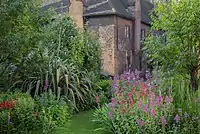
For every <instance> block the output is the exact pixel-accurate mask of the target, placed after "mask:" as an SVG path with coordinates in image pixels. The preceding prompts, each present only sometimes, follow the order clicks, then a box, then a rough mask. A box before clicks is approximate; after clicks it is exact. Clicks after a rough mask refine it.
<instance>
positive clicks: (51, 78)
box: [0, 0, 101, 110]
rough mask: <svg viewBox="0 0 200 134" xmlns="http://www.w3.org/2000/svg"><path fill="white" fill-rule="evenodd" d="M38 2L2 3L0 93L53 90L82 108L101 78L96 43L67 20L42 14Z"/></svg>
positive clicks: (33, 92)
mask: <svg viewBox="0 0 200 134" xmlns="http://www.w3.org/2000/svg"><path fill="white" fill-rule="evenodd" d="M38 1H40V0H38ZM38 1H37V2H36V1H35V0H28V1H26V0H22V1H19V2H18V1H12V0H7V1H3V2H2V3H1V5H2V6H1V7H0V11H1V12H0V31H1V33H0V53H1V56H0V80H1V81H0V90H1V91H5V89H7V90H8V91H12V90H13V89H15V88H20V89H23V90H24V91H26V92H28V93H30V94H32V95H35V96H37V95H39V94H41V93H43V92H44V91H46V90H51V91H52V92H53V94H56V97H57V98H59V97H60V96H62V95H63V96H65V100H66V101H67V102H68V103H69V104H70V106H72V107H73V108H76V110H80V109H85V108H87V107H88V104H90V103H91V100H94V96H95V93H94V91H93V83H94V82H96V81H97V80H98V78H99V72H100V61H101V60H100V48H99V43H98V40H97V39H96V37H94V36H93V35H92V34H90V32H89V31H87V30H85V31H82V32H80V31H79V30H78V29H77V28H76V27H75V24H74V23H73V21H72V20H71V19H70V18H69V17H68V16H62V15H61V16H59V15H58V14H56V13H55V12H53V11H41V10H40V6H39V2H38ZM16 9H20V10H17V11H15V10H16ZM53 17H54V18H53ZM55 17H56V19H55Z"/></svg>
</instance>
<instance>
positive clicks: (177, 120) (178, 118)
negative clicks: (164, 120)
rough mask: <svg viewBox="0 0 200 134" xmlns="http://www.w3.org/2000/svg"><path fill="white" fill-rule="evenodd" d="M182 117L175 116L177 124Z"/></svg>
mask: <svg viewBox="0 0 200 134" xmlns="http://www.w3.org/2000/svg"><path fill="white" fill-rule="evenodd" d="M180 119H181V118H180V116H179V115H178V114H177V115H176V116H175V118H174V120H175V121H176V123H178V122H179V121H180Z"/></svg>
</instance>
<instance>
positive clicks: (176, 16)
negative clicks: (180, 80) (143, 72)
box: [144, 0, 200, 89]
mask: <svg viewBox="0 0 200 134" xmlns="http://www.w3.org/2000/svg"><path fill="white" fill-rule="evenodd" d="M199 7H200V1H199V0H180V1H177V0H171V1H168V2H157V3H156V6H155V10H154V12H152V19H153V23H152V29H151V34H150V35H149V37H148V39H147V41H146V46H145V48H144V50H145V51H146V55H147V57H148V58H149V61H151V62H153V63H154V65H158V64H159V65H160V67H161V70H162V71H164V72H166V71H169V70H170V72H171V74H172V75H174V74H178V75H182V76H183V77H184V78H187V79H190V80H191V84H192V86H193V88H195V89H196V88H197V87H196V86H197V71H198V70H199V66H200V65H199V54H200V51H199V48H200V46H199V45H200V44H199V43H200V25H199V22H200V8H199ZM161 30H162V31H164V32H162V34H159V36H157V37H155V34H153V33H156V32H157V31H161ZM157 35H158V34H157ZM166 35H167V41H163V37H165V36H166Z"/></svg>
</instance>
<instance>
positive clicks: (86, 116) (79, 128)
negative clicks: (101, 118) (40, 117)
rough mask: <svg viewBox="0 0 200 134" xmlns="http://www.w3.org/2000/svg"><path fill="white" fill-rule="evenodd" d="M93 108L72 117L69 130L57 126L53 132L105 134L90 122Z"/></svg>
mask: <svg viewBox="0 0 200 134" xmlns="http://www.w3.org/2000/svg"><path fill="white" fill-rule="evenodd" d="M93 112H94V110H90V111H84V112H81V113H79V114H77V115H74V116H73V117H72V121H71V126H70V132H69V130H68V129H67V127H66V128H65V127H62V128H58V129H57V130H56V131H55V132H53V134H107V133H106V132H104V131H103V130H96V131H95V129H97V128H98V126H97V125H96V124H94V123H93V122H91V120H92V115H93Z"/></svg>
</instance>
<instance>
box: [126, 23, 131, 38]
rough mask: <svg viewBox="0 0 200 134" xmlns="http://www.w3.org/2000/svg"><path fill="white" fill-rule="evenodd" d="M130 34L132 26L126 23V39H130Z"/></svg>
mask: <svg viewBox="0 0 200 134" xmlns="http://www.w3.org/2000/svg"><path fill="white" fill-rule="evenodd" d="M130 34H131V27H130V26H128V25H126V26H125V37H126V39H130V36H131V35H130Z"/></svg>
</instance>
